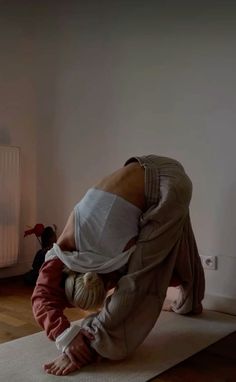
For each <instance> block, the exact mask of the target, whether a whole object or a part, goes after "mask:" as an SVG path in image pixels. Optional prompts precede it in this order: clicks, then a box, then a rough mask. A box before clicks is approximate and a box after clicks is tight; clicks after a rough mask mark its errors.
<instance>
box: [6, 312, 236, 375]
mask: <svg viewBox="0 0 236 382" xmlns="http://www.w3.org/2000/svg"><path fill="white" fill-rule="evenodd" d="M235 330H236V316H230V315H227V314H223V313H217V312H213V311H204V312H203V314H202V315H200V316H192V317H191V316H180V315H177V314H175V313H173V312H162V313H161V316H160V317H159V320H158V321H157V323H156V325H155V327H154V328H153V330H152V331H151V333H150V334H149V336H148V337H147V338H146V340H145V342H144V343H143V344H142V345H141V346H140V347H139V349H137V351H136V352H135V353H134V354H133V355H132V356H131V357H130V358H129V359H126V360H124V361H119V362H112V361H108V360H103V361H102V362H100V363H98V364H95V365H90V366H87V367H84V368H83V369H81V371H78V372H75V373H73V374H70V375H68V376H65V377H62V376H58V377H57V376H53V375H49V374H46V373H45V372H44V370H43V368H42V364H44V363H46V362H48V361H50V360H53V359H54V358H56V357H57V356H58V354H59V353H58V351H57V350H56V347H55V344H54V343H53V342H51V341H49V340H48V339H47V338H46V336H45V334H44V333H43V332H40V333H37V334H33V335H31V336H27V337H23V338H21V339H17V340H14V341H10V342H7V343H4V344H1V345H0V381H9V382H43V381H45V382H46V381H47V382H51V381H56V380H58V381H61V382H64V381H68V382H82V381H83V382H121V381H125V382H144V381H147V380H148V379H150V378H153V377H155V376H156V375H158V374H160V373H162V372H163V371H165V370H167V369H169V368H170V367H172V366H174V365H176V364H177V363H179V362H181V361H183V360H184V359H186V358H188V357H190V356H192V355H193V354H195V353H197V352H198V351H200V350H202V349H204V348H205V347H207V346H209V345H211V344H212V343H214V342H216V341H218V340H219V339H221V338H223V337H225V336H226V335H228V334H230V333H232V332H233V331H235Z"/></svg>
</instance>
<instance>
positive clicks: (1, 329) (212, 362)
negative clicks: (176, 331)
mask: <svg viewBox="0 0 236 382" xmlns="http://www.w3.org/2000/svg"><path fill="white" fill-rule="evenodd" d="M32 290H33V289H32V287H29V286H26V285H25V284H24V282H23V280H22V278H21V277H15V278H11V279H2V280H0V343H3V342H6V341H10V340H13V339H16V338H20V337H23V336H27V335H29V334H33V333H36V332H38V331H40V330H41V329H40V328H39V327H38V325H37V324H36V323H35V321H34V318H33V315H32V312H31V303H30V297H31V294H32ZM66 315H67V317H68V318H69V319H70V320H77V319H79V318H81V317H82V316H81V314H79V313H78V309H68V310H66ZM150 381H152V382H236V332H234V333H233V334H231V335H229V336H227V337H225V338H224V339H222V340H220V341H218V342H217V343H215V344H214V345H211V346H209V347H208V348H206V349H205V350H203V351H201V352H199V353H198V354H196V355H194V356H193V357H190V358H189V359H187V360H186V361H184V362H182V363H180V364H178V365H177V366H175V367H173V368H171V369H169V370H168V371H166V372H164V373H162V374H160V375H159V376H158V377H156V378H154V379H152V380H150Z"/></svg>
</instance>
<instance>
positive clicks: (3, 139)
mask: <svg viewBox="0 0 236 382" xmlns="http://www.w3.org/2000/svg"><path fill="white" fill-rule="evenodd" d="M0 144H1V145H8V146H10V144H11V136H10V131H9V129H7V128H6V127H1V128H0Z"/></svg>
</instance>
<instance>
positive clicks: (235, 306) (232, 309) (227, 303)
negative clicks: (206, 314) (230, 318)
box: [203, 294, 236, 316]
mask: <svg viewBox="0 0 236 382" xmlns="http://www.w3.org/2000/svg"><path fill="white" fill-rule="evenodd" d="M203 307H204V309H208V310H215V311H217V312H222V313H227V314H232V315H235V316H236V298H233V297H227V296H220V295H212V294H206V295H205V297H204V300H203Z"/></svg>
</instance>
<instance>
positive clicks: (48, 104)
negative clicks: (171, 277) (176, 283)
mask: <svg viewBox="0 0 236 382" xmlns="http://www.w3.org/2000/svg"><path fill="white" fill-rule="evenodd" d="M37 7H38V8H37V12H35V20H34V21H35V23H34V39H35V45H36V48H35V49H36V50H35V51H36V52H37V55H36V56H37V60H36V58H35V63H37V65H36V67H37V71H36V73H35V79H34V80H35V81H36V82H35V83H36V89H37V94H36V97H37V99H36V109H37V112H36V115H37V121H36V123H35V126H37V148H38V149H37V158H38V162H37V173H38V176H37V186H36V193H37V214H38V215H37V216H38V219H39V220H41V221H42V222H45V223H46V224H51V223H53V222H55V223H56V224H58V226H59V228H60V229H61V228H62V227H63V224H64V223H65V220H66V218H67V216H68V214H69V212H70V210H71V209H72V207H73V205H74V203H75V202H76V201H77V200H78V199H79V198H80V197H81V196H82V195H83V193H84V192H85V191H86V189H87V188H88V187H89V186H90V185H92V184H93V183H94V182H95V181H96V180H97V179H98V178H100V177H101V176H102V175H104V174H106V173H109V172H110V171H112V170H113V169H115V168H117V167H118V166H120V165H122V164H123V162H124V160H125V159H127V158H128V157H129V156H131V155H133V154H145V153H157V154H161V155H170V156H173V157H175V158H177V159H179V160H180V161H182V162H183V164H184V165H185V168H186V170H187V172H188V173H189V175H190V177H191V178H192V181H193V185H194V194H193V200H192V205H191V215H192V222H193V227H194V231H195V233H196V239H197V242H198V246H199V250H200V252H201V254H203V255H216V256H218V260H219V261H218V270H217V271H208V272H206V278H207V292H208V293H209V294H213V295H217V296H226V297H228V298H231V299H235V298H236V286H235V283H234V274H235V270H236V254H235V251H234V248H235V247H236V235H235V234H234V231H235V228H236V226H235V221H234V216H235V214H236V203H235V188H236V184H235V173H236V171H235V167H236V166H235V148H234V146H235V141H236V129H235V122H236V121H235V119H236V117H235V98H236V97H235V94H236V93H235V88H236V87H235V85H236V84H235V82H236V77H235V61H236V52H235V38H236V27H235V25H236V24H235V21H236V12H235V5H234V4H232V2H227V1H214V2H210V1H209V2H196V3H195V5H189V2H183V3H182V2H176V3H174V2H168V1H167V2H159V1H156V2H153V1H133V2H129V1H118V2H115V1H114V2H108V1H99V2H98V1H94V2H92V1H88V2H86V4H85V2H80V1H59V2H56V3H55V2H54V1H48V2H47V4H46V2H44V4H43V5H42V4H41V6H39V5H37ZM28 65H29V64H28ZM15 86H16V85H15ZM32 107H33V106H32Z"/></svg>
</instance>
